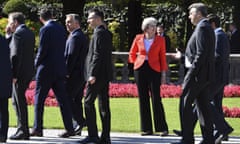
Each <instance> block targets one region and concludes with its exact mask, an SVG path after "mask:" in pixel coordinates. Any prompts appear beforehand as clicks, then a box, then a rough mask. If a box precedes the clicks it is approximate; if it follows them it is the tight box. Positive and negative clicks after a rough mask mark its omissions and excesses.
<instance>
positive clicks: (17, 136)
mask: <svg viewBox="0 0 240 144" xmlns="http://www.w3.org/2000/svg"><path fill="white" fill-rule="evenodd" d="M9 139H11V140H29V134H26V133H24V132H23V131H18V132H16V133H15V134H14V135H12V136H10V137H9Z"/></svg>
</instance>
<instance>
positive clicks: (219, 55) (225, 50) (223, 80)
mask: <svg viewBox="0 0 240 144" xmlns="http://www.w3.org/2000/svg"><path fill="white" fill-rule="evenodd" d="M215 36H216V46H215V71H216V73H215V74H216V83H217V84H228V81H229V67H230V65H229V51H230V44H229V40H228V37H227V35H226V33H225V32H224V31H223V30H222V29H216V30H215Z"/></svg>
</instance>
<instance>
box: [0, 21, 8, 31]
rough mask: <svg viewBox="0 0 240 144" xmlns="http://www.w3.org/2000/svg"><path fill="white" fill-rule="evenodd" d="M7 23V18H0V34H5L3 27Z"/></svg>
mask: <svg viewBox="0 0 240 144" xmlns="http://www.w3.org/2000/svg"><path fill="white" fill-rule="evenodd" d="M7 23H8V19H7V18H0V34H1V35H5V28H6V25H7Z"/></svg>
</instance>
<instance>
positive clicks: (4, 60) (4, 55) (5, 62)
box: [0, 36, 12, 98]
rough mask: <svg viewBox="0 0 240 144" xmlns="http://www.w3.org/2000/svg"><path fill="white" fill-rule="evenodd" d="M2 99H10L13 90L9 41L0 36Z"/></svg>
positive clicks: (0, 90)
mask: <svg viewBox="0 0 240 144" xmlns="http://www.w3.org/2000/svg"><path fill="white" fill-rule="evenodd" d="M0 50H1V52H0V67H1V71H0V92H1V94H0V98H9V97H10V96H11V90H12V71H11V63H10V58H9V55H10V52H9V47H8V44H7V41H6V39H5V38H4V37H2V36H0Z"/></svg>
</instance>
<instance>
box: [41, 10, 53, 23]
mask: <svg viewBox="0 0 240 144" xmlns="http://www.w3.org/2000/svg"><path fill="white" fill-rule="evenodd" d="M39 15H40V17H41V18H42V19H43V20H45V21H46V20H49V19H51V18H52V11H51V10H50V9H49V8H43V9H41V10H40V13H39Z"/></svg>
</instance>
